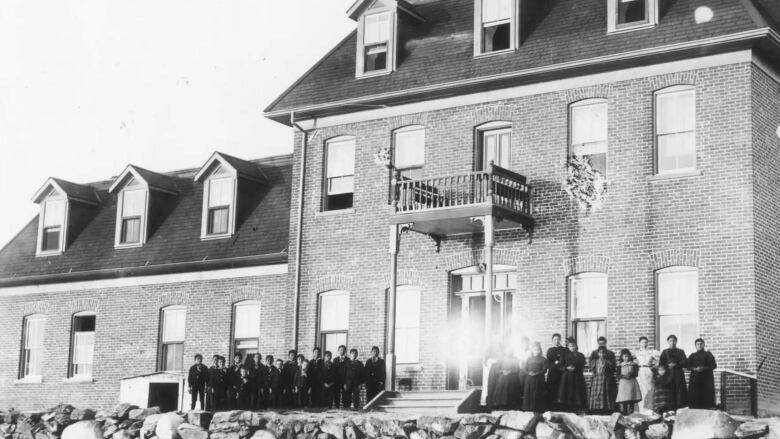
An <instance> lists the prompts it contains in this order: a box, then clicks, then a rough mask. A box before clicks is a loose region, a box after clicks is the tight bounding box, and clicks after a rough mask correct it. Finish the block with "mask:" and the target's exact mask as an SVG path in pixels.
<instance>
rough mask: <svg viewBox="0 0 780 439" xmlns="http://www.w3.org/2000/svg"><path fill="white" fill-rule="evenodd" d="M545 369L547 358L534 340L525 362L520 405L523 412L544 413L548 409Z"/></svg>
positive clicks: (548, 400) (548, 399)
mask: <svg viewBox="0 0 780 439" xmlns="http://www.w3.org/2000/svg"><path fill="white" fill-rule="evenodd" d="M546 371H547V359H545V358H544V356H543V355H542V345H541V344H539V342H534V344H533V348H532V349H531V356H530V357H528V360H526V362H525V372H526V376H525V379H524V381H523V406H522V410H523V411H524V412H536V413H544V412H545V411H547V410H548V409H549V407H550V398H549V397H548V396H547V384H546V383H545V382H544V373H545V372H546Z"/></svg>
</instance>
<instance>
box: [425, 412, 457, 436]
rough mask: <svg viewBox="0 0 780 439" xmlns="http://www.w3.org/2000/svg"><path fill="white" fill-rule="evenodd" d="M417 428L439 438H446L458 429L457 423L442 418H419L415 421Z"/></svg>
mask: <svg viewBox="0 0 780 439" xmlns="http://www.w3.org/2000/svg"><path fill="white" fill-rule="evenodd" d="M417 428H420V429H424V430H427V431H429V432H431V433H436V434H438V435H440V436H448V435H451V434H453V433H455V430H457V429H458V421H456V420H453V419H450V418H447V417H444V416H420V417H419V418H418V419H417Z"/></svg>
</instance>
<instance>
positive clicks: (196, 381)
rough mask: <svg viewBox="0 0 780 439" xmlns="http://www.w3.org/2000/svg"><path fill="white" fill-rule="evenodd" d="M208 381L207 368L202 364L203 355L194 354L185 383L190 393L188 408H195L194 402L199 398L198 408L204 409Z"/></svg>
mask: <svg viewBox="0 0 780 439" xmlns="http://www.w3.org/2000/svg"><path fill="white" fill-rule="evenodd" d="M208 381H209V369H208V367H206V365H205V364H203V355H201V354H196V355H195V364H193V365H192V367H190V372H189V375H188V376H187V385H188V386H189V391H190V395H192V396H191V397H190V401H191V402H190V410H195V402H196V401H197V400H198V398H200V409H201V410H206V401H205V400H204V396H205V395H206V386H207V384H208Z"/></svg>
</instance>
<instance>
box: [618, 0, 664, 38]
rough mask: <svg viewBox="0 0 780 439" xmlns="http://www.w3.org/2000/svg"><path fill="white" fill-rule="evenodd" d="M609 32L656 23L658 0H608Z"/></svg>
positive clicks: (639, 27) (640, 27)
mask: <svg viewBox="0 0 780 439" xmlns="http://www.w3.org/2000/svg"><path fill="white" fill-rule="evenodd" d="M608 5H609V19H608V20H607V21H608V26H609V32H616V31H622V30H630V29H644V28H646V27H648V26H654V25H655V24H656V23H658V0H609V3H608Z"/></svg>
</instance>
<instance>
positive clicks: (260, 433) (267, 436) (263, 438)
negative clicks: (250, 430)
mask: <svg viewBox="0 0 780 439" xmlns="http://www.w3.org/2000/svg"><path fill="white" fill-rule="evenodd" d="M251 439H276V436H274V434H273V433H271V432H270V431H268V430H257V431H256V432H255V434H253V435H252V437H251Z"/></svg>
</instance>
